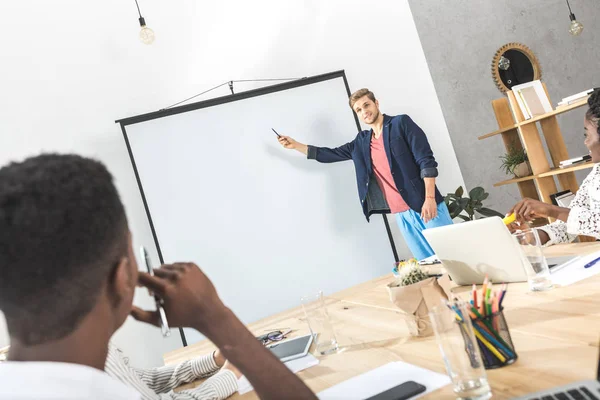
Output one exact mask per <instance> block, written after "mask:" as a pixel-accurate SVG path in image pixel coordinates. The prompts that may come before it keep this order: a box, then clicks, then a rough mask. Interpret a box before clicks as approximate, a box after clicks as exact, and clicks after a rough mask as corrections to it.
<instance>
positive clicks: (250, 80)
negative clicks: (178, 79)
mask: <svg viewBox="0 0 600 400" xmlns="http://www.w3.org/2000/svg"><path fill="white" fill-rule="evenodd" d="M136 3H137V0H136ZM298 79H302V78H282V79H240V80H237V81H227V82H223V83H221V84H220V85H217V86H215V87H213V88H210V89H208V90H205V91H204V92H202V93H198V94H196V95H194V96H192V97H188V98H187V99H185V100H181V101H180V102H178V103H175V104H172V105H170V106H168V107H165V108H163V109H161V111H162V110H166V109H168V108H172V107H175V106H178V105H180V104H182V103H185V102H186V101H189V100H192V99H195V98H196V97H198V96H202V95H203V94H206V93H208V92H212V91H213V90H215V89H218V88H220V87H221V86H225V85H229V84H232V85H233V83H234V82H274V81H295V80H298Z"/></svg>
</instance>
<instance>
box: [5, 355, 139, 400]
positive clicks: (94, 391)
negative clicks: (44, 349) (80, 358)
mask: <svg viewBox="0 0 600 400" xmlns="http://www.w3.org/2000/svg"><path fill="white" fill-rule="evenodd" d="M59 399H60V400H75V399H78V400H97V399H107V400H109V399H110V400H140V399H141V397H140V394H139V393H138V392H136V391H135V390H134V389H132V388H129V387H127V386H125V385H124V384H123V383H121V382H119V381H117V380H116V379H114V378H111V377H110V376H108V375H107V374H106V373H105V372H103V371H100V370H97V369H95V368H92V367H87V366H84V365H79V364H68V363H57V362H18V361H8V362H3V363H0V400H59Z"/></svg>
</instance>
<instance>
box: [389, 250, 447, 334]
mask: <svg viewBox="0 0 600 400" xmlns="http://www.w3.org/2000/svg"><path fill="white" fill-rule="evenodd" d="M394 276H395V278H396V279H395V280H394V282H392V283H389V284H388V285H387V289H388V293H389V296H390V301H391V302H392V303H393V304H394V305H395V306H396V307H398V308H399V309H400V310H401V311H402V314H403V317H404V320H405V321H406V323H407V326H408V331H409V333H410V334H411V335H412V336H429V335H431V334H432V333H433V329H432V327H431V322H430V321H429V310H430V309H431V308H432V307H435V306H436V305H438V304H440V301H441V300H443V299H448V294H447V291H446V290H445V289H444V286H442V285H446V284H447V283H445V282H446V281H447V282H449V281H448V278H447V277H446V278H440V280H438V278H437V277H430V276H429V275H427V273H426V272H425V271H423V270H422V268H421V266H420V265H419V263H418V261H417V260H415V259H414V258H413V259H410V260H405V261H400V262H398V263H396V266H395V268H394ZM444 279H445V281H444ZM440 283H442V285H441V284H440Z"/></svg>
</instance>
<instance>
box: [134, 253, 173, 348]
mask: <svg viewBox="0 0 600 400" xmlns="http://www.w3.org/2000/svg"><path fill="white" fill-rule="evenodd" d="M140 253H141V256H142V259H143V260H144V263H145V264H146V270H147V271H148V274H149V275H151V276H154V270H153V269H152V266H151V263H150V255H149V254H148V252H147V251H146V248H145V247H144V246H141V247H140ZM148 293H149V294H150V296H153V297H154V302H155V303H156V311H157V312H158V316H159V319H160V327H161V330H162V335H163V337H167V336H169V335H170V334H171V329H170V328H169V322H168V321H167V314H166V313H165V309H164V308H163V307H162V299H161V298H160V297H158V296H157V295H156V294H155V293H152V291H151V290H150V289H148Z"/></svg>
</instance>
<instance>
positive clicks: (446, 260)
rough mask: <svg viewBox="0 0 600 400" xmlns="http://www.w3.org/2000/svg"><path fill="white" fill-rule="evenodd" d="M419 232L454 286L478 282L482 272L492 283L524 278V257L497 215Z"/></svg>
mask: <svg viewBox="0 0 600 400" xmlns="http://www.w3.org/2000/svg"><path fill="white" fill-rule="evenodd" d="M423 235H424V236H425V238H426V239H427V241H428V242H429V244H430V245H431V248H432V249H433V251H434V252H435V254H436V255H437V257H438V258H439V260H440V261H441V262H442V264H443V265H444V268H446V271H448V274H449V275H450V277H451V278H452V280H453V281H454V282H455V283H456V284H457V285H471V284H473V283H476V284H481V283H483V280H484V279H485V276H486V275H487V276H488V277H489V279H490V280H491V281H492V282H507V283H509V282H524V281H527V274H526V272H525V268H524V263H527V258H525V257H524V256H523V253H522V251H521V249H520V247H519V245H518V244H517V242H516V240H515V239H514V238H513V237H512V235H511V234H510V232H509V231H508V229H507V228H506V226H505V225H504V222H502V219H501V218H499V217H491V218H483V219H479V220H476V221H468V222H462V223H458V224H454V225H448V226H442V227H439V228H431V229H426V230H424V231H423ZM568 261H570V258H568V257H567V258H562V259H560V260H558V261H557V262H553V260H552V259H548V263H549V264H557V263H560V264H563V263H567V262H568ZM558 267H560V265H558Z"/></svg>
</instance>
